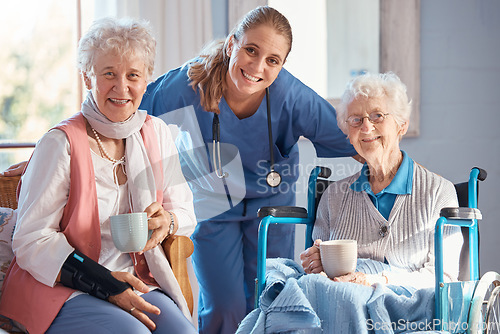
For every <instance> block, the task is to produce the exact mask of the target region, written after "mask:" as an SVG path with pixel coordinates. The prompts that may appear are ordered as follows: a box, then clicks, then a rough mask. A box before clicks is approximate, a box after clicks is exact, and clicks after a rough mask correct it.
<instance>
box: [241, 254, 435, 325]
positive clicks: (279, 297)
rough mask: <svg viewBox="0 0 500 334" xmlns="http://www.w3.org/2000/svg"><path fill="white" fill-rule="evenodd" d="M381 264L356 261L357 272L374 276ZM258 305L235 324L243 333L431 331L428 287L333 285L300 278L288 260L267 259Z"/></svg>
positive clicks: (431, 291) (318, 278)
mask: <svg viewBox="0 0 500 334" xmlns="http://www.w3.org/2000/svg"><path fill="white" fill-rule="evenodd" d="M386 266H387V265H385V264H383V263H380V262H376V261H372V260H366V259H362V260H359V261H358V267H357V270H359V271H363V272H366V273H377V272H380V271H381V270H387V267H386ZM266 272H267V274H266V282H267V284H266V287H265V289H264V291H263V293H262V295H261V297H260V307H259V308H257V309H255V310H253V311H252V312H251V313H250V314H249V315H248V316H247V317H246V318H245V319H244V320H243V322H242V323H241V324H240V326H239V328H238V331H237V332H236V333H238V334H244V333H251V334H253V333H258V334H262V333H282V332H286V333H333V334H334V333H342V334H349V333H352V334H363V333H367V334H368V333H376V334H379V333H383V334H386V333H391V334H392V333H409V332H413V331H428V332H427V333H438V332H434V331H433V327H432V324H433V318H434V289H421V290H415V289H414V288H410V287H402V286H391V285H387V286H385V285H379V284H377V285H375V287H368V286H363V285H359V284H354V283H338V282H333V281H331V280H330V279H328V278H327V277H325V276H322V275H306V274H305V273H304V271H303V270H302V268H301V266H300V265H298V264H297V263H295V262H294V261H292V260H288V259H268V260H267V270H266Z"/></svg>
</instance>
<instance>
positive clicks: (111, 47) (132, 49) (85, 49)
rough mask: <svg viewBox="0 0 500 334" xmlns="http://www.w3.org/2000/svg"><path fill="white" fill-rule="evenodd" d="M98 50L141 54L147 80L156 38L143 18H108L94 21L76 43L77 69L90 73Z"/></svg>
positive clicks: (92, 70) (122, 54) (153, 57)
mask: <svg viewBox="0 0 500 334" xmlns="http://www.w3.org/2000/svg"><path fill="white" fill-rule="evenodd" d="M98 52H104V53H110V52H113V53H115V54H117V55H121V56H122V57H123V56H125V57H129V56H137V57H141V58H142V59H143V60H144V63H145V65H146V71H147V73H146V75H147V76H148V78H147V79H150V78H151V77H152V76H153V70H154V63H155V55H156V40H155V39H154V37H153V36H152V32H151V28H150V26H149V23H147V22H146V21H144V20H135V19H131V18H121V19H117V18H111V17H108V18H103V19H99V20H97V21H95V22H94V23H93V24H92V26H91V27H90V29H89V30H88V32H87V33H86V34H85V35H84V36H83V37H82V38H81V39H80V42H79V44H78V52H77V65H78V68H79V69H80V71H81V72H83V73H89V74H93V73H94V68H93V67H94V61H95V57H96V54H97V53H98Z"/></svg>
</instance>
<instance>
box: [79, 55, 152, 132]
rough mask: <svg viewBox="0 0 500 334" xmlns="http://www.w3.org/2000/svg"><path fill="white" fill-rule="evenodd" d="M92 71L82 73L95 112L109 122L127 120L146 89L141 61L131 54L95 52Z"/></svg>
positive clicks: (136, 107) (134, 110)
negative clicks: (96, 107)
mask: <svg viewBox="0 0 500 334" xmlns="http://www.w3.org/2000/svg"><path fill="white" fill-rule="evenodd" d="M93 71H94V74H89V73H85V74H84V75H83V76H84V80H85V86H86V87H87V89H90V90H91V91H92V95H93V96H94V99H95V101H96V103H97V106H98V108H99V111H100V112H101V113H102V114H104V115H105V116H106V117H107V118H108V119H109V120H110V121H112V122H123V121H125V120H127V119H128V118H129V117H130V116H131V115H132V114H133V113H135V112H136V111H137V109H138V108H139V105H140V104H141V100H142V97H143V95H144V93H145V91H146V87H147V79H146V78H147V75H146V65H145V63H144V61H143V60H142V59H140V58H139V57H135V56H129V57H127V56H118V55H116V54H107V53H97V54H96V57H95V60H94V67H93Z"/></svg>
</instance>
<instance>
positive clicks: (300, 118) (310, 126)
mask: <svg viewBox="0 0 500 334" xmlns="http://www.w3.org/2000/svg"><path fill="white" fill-rule="evenodd" d="M187 70H188V66H184V67H179V68H176V69H174V70H172V71H169V72H168V73H166V74H164V75H162V76H161V77H159V78H158V79H157V80H156V81H155V82H153V83H151V84H149V85H148V89H147V91H146V93H145V94H144V97H143V101H142V103H141V106H140V109H145V110H147V111H148V113H149V114H152V115H155V116H158V117H160V118H163V119H164V120H165V121H166V122H167V123H170V124H172V123H174V124H177V125H178V126H179V128H180V133H181V136H179V137H177V140H176V145H177V146H178V148H179V152H180V159H181V165H182V168H183V172H184V175H185V176H186V179H187V180H188V182H189V183H190V186H191V189H192V191H193V195H194V198H195V210H196V211H197V215H198V211H199V206H201V205H203V206H205V207H206V208H209V207H210V206H212V207H213V206H214V204H213V203H212V204H211V202H210V201H211V199H210V198H209V197H211V196H212V197H214V196H213V195H210V194H214V193H216V192H217V190H216V188H217V186H215V185H213V184H215V182H217V180H216V178H215V177H213V176H212V177H205V176H204V175H202V174H207V173H208V172H209V171H213V166H212V165H213V164H212V160H211V159H212V158H211V154H212V152H211V150H212V120H213V115H214V114H213V113H211V112H207V111H205V110H204V109H203V108H202V107H201V105H200V102H199V101H200V98H199V94H198V93H197V92H195V91H194V90H193V88H192V87H191V86H190V85H189V83H190V82H189V79H188V76H187ZM269 91H270V94H269V96H270V103H271V114H272V116H271V120H272V132H273V141H274V143H273V151H274V161H275V166H274V167H275V170H277V171H278V172H279V173H280V174H281V176H282V183H281V185H280V186H279V187H276V188H271V187H269V186H268V185H267V183H266V181H265V177H266V175H267V173H268V172H269V170H270V152H269V137H268V126H267V107H266V99H265V98H264V99H263V100H262V102H261V104H260V106H259V108H258V110H257V111H256V112H255V114H254V115H252V116H250V117H248V118H245V119H238V117H236V115H234V113H233V112H232V110H231V109H230V108H229V106H228V104H227V103H226V101H225V99H224V97H223V98H222V99H221V101H220V103H219V110H220V115H219V119H220V141H221V145H222V151H223V155H222V160H223V165H224V166H225V168H229V167H226V166H228V165H231V164H233V165H240V166H239V168H240V169H241V178H239V179H238V176H239V172H238V170H237V168H236V167H234V168H233V169H235V170H236V171H232V172H231V171H230V172H229V174H230V175H229V177H227V178H226V179H225V180H224V182H225V183H224V189H226V190H227V189H229V190H230V192H232V193H239V194H238V196H237V197H240V198H239V200H238V199H236V200H234V199H233V202H234V203H233V204H234V205H230V206H229V207H228V208H227V210H224V211H225V212H224V213H223V214H221V215H217V217H216V218H215V220H235V219H238V220H245V219H253V218H255V217H256V216H257V210H258V209H259V208H260V207H262V206H269V205H294V204H295V182H296V181H297V178H298V177H299V172H300V168H299V167H298V163H299V151H298V145H296V143H297V141H298V140H299V137H300V136H304V137H306V138H308V139H309V140H311V142H312V143H313V145H314V147H315V148H316V153H317V155H318V156H319V157H345V156H353V155H355V154H356V151H355V150H354V148H353V147H352V145H351V144H350V143H349V141H348V139H347V137H346V135H345V134H344V133H342V131H341V130H340V129H339V128H338V126H337V121H336V112H335V109H334V108H333V107H332V105H331V104H330V103H329V102H327V101H326V100H324V99H323V98H321V97H320V96H319V95H318V94H316V93H315V92H314V91H313V90H312V89H310V88H309V87H307V86H306V85H304V84H303V83H302V82H300V81H299V80H298V79H296V78H295V77H294V76H293V75H291V74H290V73H289V72H288V71H287V70H285V69H282V70H281V71H280V73H279V75H278V77H277V79H276V80H275V81H274V82H273V84H272V85H271V86H270V87H269ZM173 111H176V113H175V114H177V116H176V117H170V118H169V117H168V116H169V115H168V114H170V113H172V112H173ZM164 116H166V118H164ZM187 124H190V128H189V127H188V126H187ZM194 132H199V133H200V136H201V138H199V139H197V138H194V136H192V134H193V133H194ZM179 138H181V139H179ZM180 141H182V143H180ZM200 142H202V144H201V145H205V144H206V147H201V145H200ZM189 145H193V146H194V147H197V148H195V149H194V150H193V151H192V154H189V153H183V151H185V149H186V146H189ZM180 146H183V147H182V149H181V148H180ZM202 155H206V157H207V159H205V160H208V161H205V162H204V163H205V165H206V166H205V167H206V168H207V169H208V171H205V170H204V171H200V170H198V171H196V172H193V168H192V167H193V165H201V164H202V163H201V162H195V160H196V159H198V158H199V157H200V156H202ZM194 178H196V179H197V181H196V182H192V181H193V179H194ZM201 179H203V180H202V181H200V180H201ZM195 183H196V185H195ZM221 187H222V186H219V188H221ZM238 187H239V188H243V189H239V188H238ZM201 188H204V189H201ZM203 192H205V195H202V193H203ZM221 196H222V195H221ZM212 200H213V198H212ZM202 216H204V218H203V219H206V218H207V217H205V216H207V215H202ZM203 219H202V220H203Z"/></svg>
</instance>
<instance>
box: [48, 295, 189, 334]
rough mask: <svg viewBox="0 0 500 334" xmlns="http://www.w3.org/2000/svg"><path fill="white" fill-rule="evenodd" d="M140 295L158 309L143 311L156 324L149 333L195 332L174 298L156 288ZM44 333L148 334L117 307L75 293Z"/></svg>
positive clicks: (134, 318)
mask: <svg viewBox="0 0 500 334" xmlns="http://www.w3.org/2000/svg"><path fill="white" fill-rule="evenodd" d="M142 297H143V298H144V299H145V300H146V301H148V302H149V303H151V304H153V305H155V306H157V307H158V308H159V309H160V310H161V314H160V315H155V314H150V313H147V315H148V316H149V318H150V319H151V320H153V322H154V323H155V324H156V330H155V331H154V332H153V333H155V334H156V333H197V332H196V330H195V328H194V326H193V324H191V322H190V321H189V320H188V319H186V317H185V316H184V315H183V314H182V312H181V311H180V310H179V308H178V307H177V305H176V304H175V303H174V301H173V300H172V299H170V297H168V296H167V295H166V294H164V293H163V292H161V291H160V290H153V291H151V292H149V293H146V294H144V295H142ZM46 333H47V334H58V333H61V334H62V333H65V334H67V333H71V334H80V333H81V334H88V333H95V334H97V333H117V334H118V333H119V334H142V333H148V334H150V333H151V331H150V330H149V329H148V328H147V327H146V326H145V325H143V324H142V322H140V321H139V320H137V318H136V317H134V316H133V315H131V314H130V313H128V312H127V311H124V310H123V309H121V308H119V307H118V306H116V305H114V304H111V303H110V302H108V301H105V300H101V299H98V298H95V297H92V296H89V295H79V296H77V297H75V298H73V299H70V300H69V301H67V302H66V303H64V306H63V307H62V308H61V310H60V311H59V314H58V315H57V317H56V319H55V320H54V321H53V322H52V325H51V326H50V327H49V330H48V331H47V332H46Z"/></svg>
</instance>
